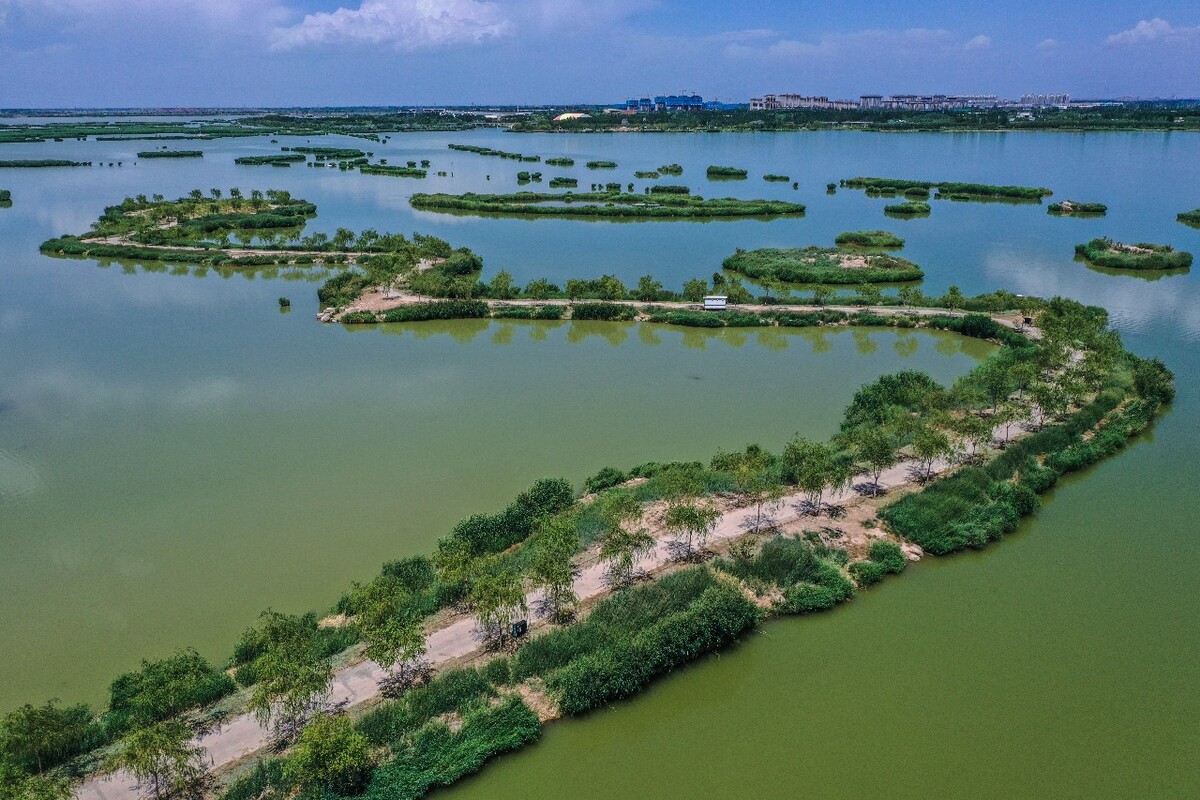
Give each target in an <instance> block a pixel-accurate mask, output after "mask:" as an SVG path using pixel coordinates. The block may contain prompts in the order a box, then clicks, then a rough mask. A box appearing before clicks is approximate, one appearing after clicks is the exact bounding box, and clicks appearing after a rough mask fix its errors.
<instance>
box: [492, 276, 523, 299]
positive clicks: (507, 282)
mask: <svg viewBox="0 0 1200 800" xmlns="http://www.w3.org/2000/svg"><path fill="white" fill-rule="evenodd" d="M520 293H521V289H520V287H519V286H517V285H516V283H514V282H513V276H512V273H510V272H508V271H507V270H500V271H499V272H497V273H496V275H495V277H493V278H492V281H491V283H489V284H488V294H490V295H491V296H492V297H495V298H497V299H499V300H511V299H513V298H514V297H516V296H517V295H519V294H520Z"/></svg>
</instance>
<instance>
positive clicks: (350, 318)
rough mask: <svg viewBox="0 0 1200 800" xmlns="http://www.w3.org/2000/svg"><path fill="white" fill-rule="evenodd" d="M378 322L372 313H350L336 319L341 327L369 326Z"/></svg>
mask: <svg viewBox="0 0 1200 800" xmlns="http://www.w3.org/2000/svg"><path fill="white" fill-rule="evenodd" d="M378 321H379V320H378V319H377V318H376V317H375V312H374V311H350V312H347V313H345V314H342V316H341V317H340V318H338V322H340V323H342V324H343V325H371V324H373V323H376V322H378Z"/></svg>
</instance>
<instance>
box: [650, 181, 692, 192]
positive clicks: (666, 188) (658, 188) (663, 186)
mask: <svg viewBox="0 0 1200 800" xmlns="http://www.w3.org/2000/svg"><path fill="white" fill-rule="evenodd" d="M691 193H692V190H691V189H690V188H689V187H687V186H674V185H672V184H669V183H659V184H655V185H654V186H651V187H650V194H691Z"/></svg>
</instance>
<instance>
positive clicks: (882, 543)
mask: <svg viewBox="0 0 1200 800" xmlns="http://www.w3.org/2000/svg"><path fill="white" fill-rule="evenodd" d="M867 555H868V556H869V557H870V559H871V560H872V561H874V562H875V563H876V564H879V565H880V566H881V567H883V569H884V570H885V571H887V572H890V573H893V574H894V573H898V572H903V571H904V568H905V567H906V566H908V559H907V558H906V557H905V555H904V551H903V550H901V549H900V545H898V544H896V543H895V542H889V541H888V540H887V539H876V540H875V541H874V542H871V547H870V548H869V549H868V550H867Z"/></svg>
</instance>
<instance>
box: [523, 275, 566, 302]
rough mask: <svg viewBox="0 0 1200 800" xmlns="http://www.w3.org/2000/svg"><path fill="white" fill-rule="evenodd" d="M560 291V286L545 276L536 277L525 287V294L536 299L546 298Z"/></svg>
mask: <svg viewBox="0 0 1200 800" xmlns="http://www.w3.org/2000/svg"><path fill="white" fill-rule="evenodd" d="M558 292H559V288H558V287H557V286H556V285H554V284H553V283H551V282H550V281H548V280H546V279H545V278H535V279H534V280H531V281H530V282H529V284H528V285H527V286H526V287H525V296H526V297H530V298H533V299H534V300H545V299H546V298H547V297H549V296H550V295H552V294H558Z"/></svg>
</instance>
